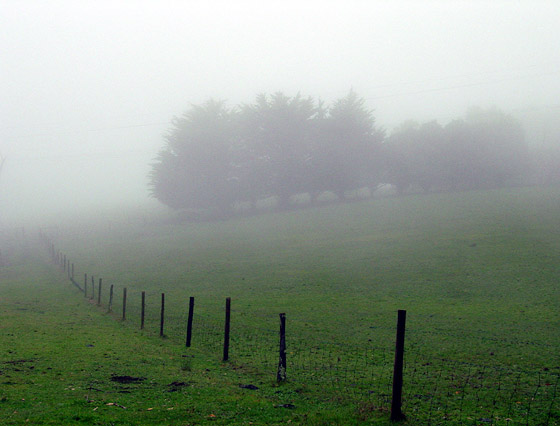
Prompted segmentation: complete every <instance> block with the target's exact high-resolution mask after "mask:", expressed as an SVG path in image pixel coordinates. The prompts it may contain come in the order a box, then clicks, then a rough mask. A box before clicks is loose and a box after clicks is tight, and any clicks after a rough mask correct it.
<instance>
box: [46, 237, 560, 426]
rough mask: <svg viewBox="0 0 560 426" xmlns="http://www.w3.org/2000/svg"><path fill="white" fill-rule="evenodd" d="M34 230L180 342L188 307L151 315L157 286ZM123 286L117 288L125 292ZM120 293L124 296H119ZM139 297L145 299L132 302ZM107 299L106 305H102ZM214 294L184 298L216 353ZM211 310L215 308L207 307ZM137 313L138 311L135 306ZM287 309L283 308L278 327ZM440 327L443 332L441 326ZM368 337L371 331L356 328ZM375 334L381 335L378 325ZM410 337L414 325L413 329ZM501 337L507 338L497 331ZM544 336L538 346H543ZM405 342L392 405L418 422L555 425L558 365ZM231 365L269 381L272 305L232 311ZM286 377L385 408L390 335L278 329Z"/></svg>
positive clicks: (87, 284)
mask: <svg viewBox="0 0 560 426" xmlns="http://www.w3.org/2000/svg"><path fill="white" fill-rule="evenodd" d="M41 239H42V241H43V243H44V244H45V246H46V247H47V249H48V251H49V253H50V256H51V259H52V261H53V262H54V263H55V264H57V265H58V266H59V267H60V269H61V270H62V271H63V272H64V273H65V274H66V275H67V277H68V279H69V280H71V281H72V282H73V283H74V285H75V287H77V288H79V289H80V290H81V291H82V292H83V293H84V296H85V297H86V298H88V299H89V301H90V302H91V303H92V304H97V305H99V306H101V307H104V308H106V310H107V311H111V312H112V314H113V315H114V316H115V318H116V319H121V320H122V319H125V321H126V322H127V323H129V324H131V326H134V327H141V326H143V327H144V329H145V330H146V332H147V333H154V334H155V333H156V332H158V331H159V332H160V333H162V332H163V333H162V334H163V335H164V336H165V337H166V338H167V339H169V340H170V341H171V342H174V343H176V344H178V345H186V335H187V318H188V314H189V306H188V304H187V303H186V301H185V303H183V301H181V303H173V302H170V303H168V304H167V305H166V306H165V315H162V314H161V306H160V300H161V299H162V298H161V299H160V293H156V292H154V291H151V292H145V293H144V299H142V291H141V290H139V289H138V288H129V289H126V290H125V289H123V288H118V287H116V286H114V285H113V288H112V290H113V296H112V299H111V298H110V288H111V284H110V283H106V282H102V284H101V280H99V279H98V278H96V277H91V276H88V275H87V274H84V277H83V278H82V277H80V278H77V276H76V275H75V272H76V271H75V270H74V265H73V264H71V263H70V261H69V260H68V259H67V258H66V256H65V255H63V254H61V253H60V252H58V251H56V250H55V247H54V245H53V244H52V243H51V242H50V240H49V239H48V237H46V236H45V235H42V236H41ZM125 292H126V296H125ZM125 298H126V300H125ZM141 300H145V301H147V302H146V305H144V309H142V303H141ZM110 301H112V304H111V305H110ZM220 304H221V302H219V303H218V302H217V301H215V300H211V299H209V298H206V299H204V298H203V299H201V300H197V301H196V303H195V305H194V315H193V317H194V321H193V329H192V342H191V344H192V346H196V347H198V348H201V349H203V350H204V351H205V352H207V353H210V354H216V356H217V357H218V356H221V354H222V350H223V348H224V345H225V336H224V334H225V324H224V321H225V317H224V316H222V314H223V312H224V310H223V307H221V306H220ZM217 310H220V312H219V313H218V314H217ZM142 312H144V313H143V314H142ZM289 324H290V318H289V316H288V330H290V328H289ZM442 333H443V334H444V335H445V334H446V333H449V332H446V331H443V332H442ZM364 335H365V336H371V330H369V334H368V332H364ZM383 335H384V336H386V335H387V334H386V333H384V334H383ZM414 339H417V340H418V339H422V331H421V330H414ZM506 340H507V337H506ZM553 346H554V345H552V344H551V345H549V346H547V345H545V346H544V347H542V348H541V349H542V350H550V351H553V352H551V353H553V354H555V355H553V357H554V356H557V349H558V348H555V347H553ZM418 347H419V345H414V344H412V345H409V347H408V348H407V349H406V350H405V356H404V370H403V377H404V387H403V389H402V411H403V413H404V414H405V415H406V416H407V417H408V418H409V419H414V421H415V423H417V424H423V425H443V424H446V425H520V426H521V425H525V426H528V425H546V426H549V425H559V424H560V398H559V396H558V394H559V389H558V387H559V383H560V367H558V366H554V367H550V368H541V369H521V368H516V367H512V366H506V365H495V364H492V363H489V364H488V365H480V364H476V363H470V362H466V361H460V360H454V359H445V358H437V357H434V356H431V355H427V354H425V353H423V352H422V351H421V350H420V349H418ZM229 348H230V350H229V353H230V357H229V363H230V365H231V368H234V369H243V370H244V371H246V372H247V373H250V375H251V377H254V379H255V381H257V382H259V383H260V382H263V381H270V379H271V378H272V377H275V375H276V373H277V370H278V364H279V330H278V317H277V314H275V315H271V316H268V317H267V318H261V317H256V316H254V315H253V316H252V315H251V312H247V311H237V310H236V309H235V306H234V308H233V310H232V331H231V333H230V334H229ZM286 357H287V360H288V361H287V372H286V373H287V379H288V380H289V381H290V382H292V383H295V384H296V385H297V386H296V388H297V389H298V391H301V392H306V393H312V394H313V395H314V398H318V399H324V400H325V401H340V402H341V403H351V404H355V405H356V406H357V407H358V411H359V413H361V414H360V415H363V416H366V417H367V416H368V415H371V413H373V412H381V413H389V412H390V411H391V405H392V402H393V401H392V397H393V389H394V388H393V385H394V383H393V373H394V360H395V349H394V341H390V340H388V339H386V338H385V340H382V339H379V338H371V337H370V338H364V339H363V340H361V341H358V342H352V343H349V342H348V341H345V340H343V339H341V336H331V337H330V338H325V337H324V336H323V335H318V336H317V337H315V338H310V337H309V336H306V337H305V338H298V336H297V335H295V334H294V333H291V334H290V332H288V333H287V335H286Z"/></svg>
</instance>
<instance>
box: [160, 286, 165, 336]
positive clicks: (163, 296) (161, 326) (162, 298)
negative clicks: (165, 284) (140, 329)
mask: <svg viewBox="0 0 560 426" xmlns="http://www.w3.org/2000/svg"><path fill="white" fill-rule="evenodd" d="M164 317H165V293H161V314H160V319H159V337H163V321H164Z"/></svg>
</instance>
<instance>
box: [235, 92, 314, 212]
mask: <svg viewBox="0 0 560 426" xmlns="http://www.w3.org/2000/svg"><path fill="white" fill-rule="evenodd" d="M316 115H317V107H316V106H315V102H314V101H313V99H312V98H310V97H308V98H304V97H302V96H301V95H299V94H298V95H296V96H294V97H289V96H286V95H284V94H283V93H281V92H277V93H275V94H273V95H272V96H270V97H269V96H267V95H265V94H261V95H259V96H257V98H256V101H255V103H254V104H250V105H244V106H243V107H241V112H240V123H241V124H240V128H241V135H242V136H241V138H242V140H243V146H244V149H245V157H244V161H243V167H241V169H242V170H247V171H248V173H244V179H247V181H246V182H245V184H244V187H245V188H246V189H245V192H246V194H247V195H249V194H250V195H251V196H252V198H253V199H255V198H257V197H266V196H271V195H276V196H278V198H279V202H280V206H281V207H287V206H288V204H289V198H290V196H291V195H293V194H295V193H297V192H302V191H306V190H307V187H308V180H309V172H310V167H309V160H310V155H311V152H312V151H313V138H312V121H313V120H314V119H315V117H316Z"/></svg>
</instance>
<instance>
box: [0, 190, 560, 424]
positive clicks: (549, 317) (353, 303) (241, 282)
mask: <svg viewBox="0 0 560 426" xmlns="http://www.w3.org/2000/svg"><path fill="white" fill-rule="evenodd" d="M559 223H560V188H558V187H549V188H522V189H519V188H516V189H505V190H494V191H472V192H465V193H456V194H431V195H425V196H408V197H402V198H387V199H377V200H366V201H362V202H357V203H353V204H337V205H331V206H327V207H322V208H313V209H307V210H301V211H294V212H284V213H273V214H267V215H262V216H255V217H247V218H236V219H231V220H228V221H225V222H213V223H170V222H162V221H160V220H157V218H153V217H149V218H145V217H144V218H143V220H141V221H140V220H135V219H134V220H133V219H129V220H127V221H116V220H114V221H111V220H108V219H105V218H104V219H100V220H98V221H97V222H88V223H87V224H80V225H79V226H78V225H64V224H59V227H58V228H57V229H56V230H52V229H51V230H50V231H49V238H50V240H51V241H52V242H53V244H54V245H55V246H56V247H57V249H58V250H61V251H62V252H64V254H66V255H67V256H68V258H69V260H70V261H71V262H73V263H75V266H76V270H75V276H76V281H77V282H80V280H81V279H82V278H81V277H83V275H84V274H85V273H86V274H88V277H91V275H93V276H94V277H95V279H96V280H97V278H99V277H102V278H103V292H102V294H101V301H102V303H101V306H96V303H94V302H95V301H96V300H91V301H90V300H89V299H88V298H85V297H84V295H83V293H81V292H80V291H78V289H76V288H75V287H74V286H72V284H71V283H70V282H69V281H68V280H67V279H66V277H65V275H64V274H63V273H61V271H60V270H58V269H57V268H56V267H54V266H52V265H50V264H48V255H47V254H46V253H47V250H46V249H45V248H42V249H41V250H42V251H39V249H38V248H37V247H36V246H35V244H34V241H32V237H31V236H27V237H26V238H27V241H25V245H27V246H28V247H27V246H26V247H24V248H25V250H24V251H26V255H27V256H25V257H24V256H23V255H21V256H19V257H18V252H17V250H16V249H14V250H12V252H13V253H12V255H13V258H14V259H20V258H21V261H19V262H15V261H14V262H13V264H10V265H7V266H4V267H3V268H2V275H3V276H2V279H3V281H4V282H5V283H7V284H6V285H5V286H3V288H2V296H1V297H2V299H1V301H2V314H1V315H2V316H3V318H2V326H1V327H2V328H1V330H2V332H1V335H0V339H1V341H2V348H3V349H2V358H1V361H0V362H2V366H1V367H0V370H2V375H1V376H0V380H1V381H2V382H3V384H2V391H1V393H2V395H0V398H1V399H2V402H0V407H2V408H3V409H4V408H7V409H8V410H9V412H13V413H14V414H11V417H5V420H4V421H6V424H21V423H22V422H24V421H25V420H26V419H27V418H30V419H32V421H34V422H35V423H41V422H42V423H45V424H48V423H49V420H48V419H49V418H50V417H49V416H53V418H55V419H56V418H57V417H56V416H57V415H58V416H60V415H62V416H65V417H63V418H64V420H65V422H67V421H68V420H69V419H71V417H69V416H70V413H71V412H73V410H77V411H78V412H79V413H81V414H78V415H77V417H79V418H76V419H74V420H73V421H75V422H76V423H79V422H87V423H91V424H108V423H112V424H142V423H144V424H177V425H184V424H206V423H208V424H210V423H215V424H250V422H253V424H285V423H287V422H288V420H289V421H290V422H292V423H298V424H357V423H363V424H387V423H389V420H388V419H389V414H388V411H389V409H390V406H391V401H390V396H391V395H390V394H391V379H392V362H393V356H394V355H393V350H394V340H395V323H396V311H397V310H398V309H406V310H407V312H408V316H407V331H406V341H405V372H404V383H405V384H404V393H403V410H404V413H405V414H406V415H407V418H408V420H407V421H406V424H411V425H427V424H434V425H435V424H448V425H456V424H457V425H458V424H466V425H467V424H468V425H478V424H494V425H506V424H507V425H512V424H515V425H532V424H535V425H537V424H539V425H540V424H543V425H545V424H546V425H555V424H559V423H560V395H558V393H560V390H559V389H558V385H559V382H558V377H559V374H560V356H559V352H560V351H559V349H560V333H559V332H558V330H559V326H560V315H559V312H560V310H559V308H560V298H559V292H560V290H559V278H560V268H559V266H558V259H559V258H560V226H558V224H559ZM84 225H87V226H84ZM20 245H21V244H20ZM22 250H23V249H22ZM88 282H89V281H88ZM111 284H112V285H113V286H114V289H115V297H114V302H113V312H112V313H111V314H108V313H107V303H108V288H109V286H110V285H111ZM125 287H126V288H127V312H126V320H125V321H122V319H121V309H122V308H121V304H122V289H123V288H125ZM142 291H145V292H146V300H147V305H146V315H147V316H146V323H145V328H144V330H139V324H140V294H141V292H142ZM161 293H165V298H166V306H165V338H163V339H162V338H160V337H159V335H158V333H159V320H160V311H159V303H160V295H161ZM191 296H193V297H195V300H196V302H195V310H194V328H193V339H192V347H190V348H185V347H184V340H185V325H186V317H187V308H188V299H189V297H191ZM226 297H231V299H232V329H231V347H230V360H229V361H228V362H225V363H223V362H221V355H222V353H221V344H222V340H223V317H224V299H225V298H226ZM19 307H23V309H21V310H20V309H19ZM279 313H286V316H287V358H288V361H287V362H288V370H287V377H288V381H287V383H283V384H280V385H279V384H277V383H276V382H275V378H276V366H277V363H278V314H279ZM51 320H52V324H51V322H50V321H51ZM32 324H34V325H32ZM14 328H15V329H16V330H17V331H16V332H14V331H13V330H14ZM33 328H37V332H36V333H35V332H32V331H31V329H33ZM37 333H40V334H41V335H44V336H47V337H48V338H47V337H42V338H38V336H37ZM16 337H17V338H16ZM89 342H95V343H89ZM89 344H93V345H94V346H92V347H90V346H87V345H89ZM27 359H32V360H35V361H34V362H35V363H36V364H41V363H43V367H45V368H46V365H47V364H49V365H51V364H52V368H53V369H55V370H56V371H57V373H58V374H59V376H54V375H53V373H51V372H49V371H46V373H45V374H43V375H39V374H38V371H37V372H35V370H39V369H40V368H39V366H37V367H36V368H34V369H33V371H31V370H30V371H28V373H29V374H31V375H32V377H33V378H32V379H29V378H27V379H21V380H20V379H14V378H13V377H16V376H17V374H16V373H14V372H13V371H12V370H13V369H14V368H15V367H14V368H12V367H13V366H14V365H16V364H17V363H16V364H13V362H15V361H20V360H27ZM66 360H70V361H71V362H66ZM26 365H27V364H26V363H23V365H22V367H24V366H26ZM34 365H35V364H34ZM20 370H22V369H21V368H20ZM43 372H45V370H43ZM116 374H120V375H123V376H124V375H127V376H131V377H138V378H143V379H144V380H143V381H142V382H141V383H138V384H131V385H127V386H124V387H126V389H122V388H119V387H118V386H116V385H114V384H113V385H111V383H113V382H109V384H108V383H107V380H108V378H110V377H112V376H111V375H116ZM7 375H10V376H11V377H10V378H7ZM59 377H60V378H59ZM59 382H60V383H59ZM174 382H175V383H184V384H187V383H188V385H185V386H180V387H178V388H177V389H176V391H174V392H166V391H168V390H169V386H170V384H172V383H174ZM31 383H34V388H35V389H37V386H36V384H37V383H39V384H40V386H39V387H38V388H40V389H41V390H42V391H43V390H44V395H43V394H41V393H39V396H38V397H36V398H43V401H42V406H41V405H39V404H38V403H37V404H29V403H27V401H28V397H27V398H26V397H25V396H24V395H25V394H26V392H30V385H31ZM248 384H251V385H253V386H254V387H257V388H258V389H247V388H243V387H240V385H241V386H244V385H248ZM63 386H66V387H63ZM88 386H89V388H88ZM67 387H70V388H68V389H74V390H72V391H70V390H68V389H67ZM121 390H125V391H128V393H121V392H120V391H121ZM52 392H57V393H56V395H54V396H52ZM47 394H48V395H51V396H47ZM77 394H79V397H76V395H77ZM84 394H86V396H87V398H85V397H84ZM162 395H163V396H162ZM20 396H21V398H19V397H20ZM23 399H25V401H23ZM90 400H94V401H102V404H98V405H96V404H92V403H91V402H89V401H90ZM84 401H85V402H84ZM110 403H112V404H113V405H106V404H110ZM69 404H75V405H73V406H71V407H70V406H68V405H69ZM114 404H117V405H116V406H115V405H114ZM119 406H126V407H127V409H122V408H120V410H116V409H115V407H116V408H117V409H118V408H119ZM95 407H98V408H97V409H96V408H95ZM99 407H101V408H99ZM148 408H153V409H152V410H150V411H146V410H147V409H148ZM108 409H111V410H112V411H110V412H108ZM6 412H8V411H6ZM22 412H24V413H25V415H22V414H21V413H22ZM154 412H157V413H155V414H154ZM61 413H62V414H61ZM156 414H157V415H156ZM150 416H152V417H150ZM6 419H7V420H6ZM84 419H85V420H84ZM10 422H11V423H10ZM50 423H52V424H56V423H57V422H56V421H50Z"/></svg>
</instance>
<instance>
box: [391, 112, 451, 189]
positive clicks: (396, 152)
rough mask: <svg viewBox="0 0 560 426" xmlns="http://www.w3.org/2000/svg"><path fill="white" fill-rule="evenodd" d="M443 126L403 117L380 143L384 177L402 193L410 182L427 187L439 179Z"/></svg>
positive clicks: (423, 187)
mask: <svg viewBox="0 0 560 426" xmlns="http://www.w3.org/2000/svg"><path fill="white" fill-rule="evenodd" d="M443 141H444V139H443V129H442V127H441V126H440V125H439V123H438V122H437V121H430V122H427V123H424V124H422V125H420V124H419V123H417V122H415V121H406V122H404V123H403V124H401V126H399V127H398V128H396V129H395V130H394V131H393V133H392V134H391V136H390V137H389V138H388V139H387V142H386V143H385V144H384V153H385V158H386V167H387V175H386V177H387V181H388V183H392V184H393V185H395V186H396V187H397V191H398V192H399V193H402V192H403V191H405V190H406V189H407V188H409V187H410V186H411V185H418V186H419V187H421V188H422V189H423V190H424V192H428V191H430V190H431V189H432V188H433V187H434V186H435V185H437V184H438V182H439V181H440V176H441V173H442V158H441V154H442V152H441V150H442V145H443Z"/></svg>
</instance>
